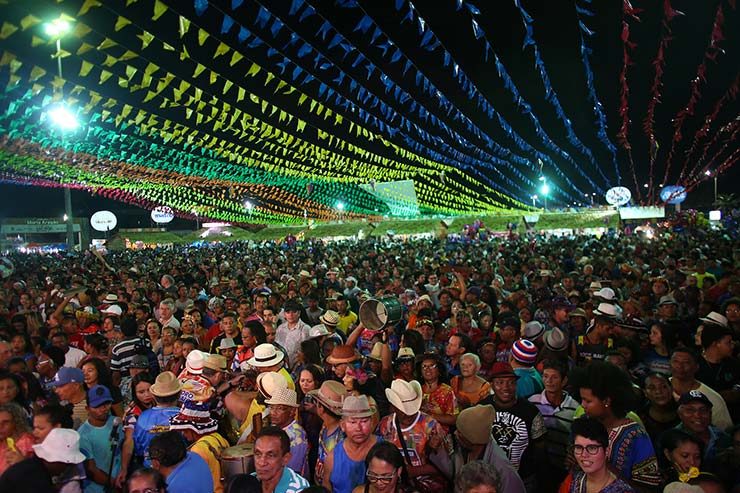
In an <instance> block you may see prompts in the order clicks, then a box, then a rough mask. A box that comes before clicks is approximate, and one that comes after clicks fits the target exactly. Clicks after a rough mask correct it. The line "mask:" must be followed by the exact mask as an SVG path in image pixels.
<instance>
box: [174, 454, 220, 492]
mask: <svg viewBox="0 0 740 493" xmlns="http://www.w3.org/2000/svg"><path fill="white" fill-rule="evenodd" d="M167 491H171V492H172V493H213V477H212V476H211V470H210V469H209V468H208V464H207V463H206V461H205V460H203V458H202V457H201V456H200V455H198V454H195V453H193V452H190V451H188V453H187V455H186V456H185V459H184V460H183V461H182V462H180V463H179V464H178V465H177V467H175V469H173V471H172V472H171V473H170V475H169V476H167Z"/></svg>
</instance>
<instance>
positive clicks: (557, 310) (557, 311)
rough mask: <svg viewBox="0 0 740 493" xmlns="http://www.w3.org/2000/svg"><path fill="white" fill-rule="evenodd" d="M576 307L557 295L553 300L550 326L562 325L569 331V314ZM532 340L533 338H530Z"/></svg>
mask: <svg viewBox="0 0 740 493" xmlns="http://www.w3.org/2000/svg"><path fill="white" fill-rule="evenodd" d="M574 308H575V307H574V306H573V305H572V304H571V303H570V301H568V300H567V298H565V297H563V296H557V297H555V298H554V299H553V300H552V304H551V311H552V315H551V316H550V324H549V325H550V327H560V329H562V330H564V331H566V332H567V331H568V322H569V318H568V314H569V313H570V312H571V311H572V310H573V309H574ZM530 340H531V339H530Z"/></svg>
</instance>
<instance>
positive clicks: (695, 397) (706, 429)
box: [676, 390, 732, 464]
mask: <svg viewBox="0 0 740 493" xmlns="http://www.w3.org/2000/svg"><path fill="white" fill-rule="evenodd" d="M678 417H679V418H680V419H681V424H679V425H678V426H676V429H677V430H681V431H685V432H686V433H688V434H690V435H692V436H694V437H695V438H697V439H698V440H700V441H701V442H702V443H703V444H704V457H703V458H702V464H712V463H713V462H714V460H715V458H716V456H717V452H720V451H722V450H725V449H727V448H728V447H730V446H731V445H732V440H731V438H730V436H729V435H727V434H726V433H725V432H724V431H723V430H721V429H719V428H717V427H716V426H713V425H712V424H711V421H712V401H710V400H709V398H708V397H707V396H706V395H704V393H702V392H700V391H698V390H690V391H689V392H686V393H684V394H682V395H681V397H680V398H679V399H678Z"/></svg>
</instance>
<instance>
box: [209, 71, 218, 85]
mask: <svg viewBox="0 0 740 493" xmlns="http://www.w3.org/2000/svg"><path fill="white" fill-rule="evenodd" d="M208 80H209V82H210V84H211V85H213V84H215V83H216V81H217V80H218V74H217V73H216V72H214V71H213V70H211V75H210V77H209V78H208Z"/></svg>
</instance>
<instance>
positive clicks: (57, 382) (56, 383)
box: [50, 366, 85, 387]
mask: <svg viewBox="0 0 740 493" xmlns="http://www.w3.org/2000/svg"><path fill="white" fill-rule="evenodd" d="M84 381H85V376H84V375H83V374H82V370H80V369H79V368H70V367H68V366H63V367H61V368H59V371H57V374H56V375H55V376H54V380H52V381H51V383H50V385H51V386H52V387H61V386H62V385H67V384H68V383H83V382H84Z"/></svg>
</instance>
